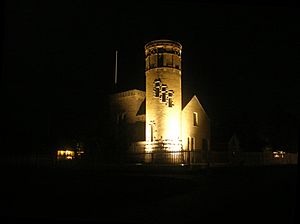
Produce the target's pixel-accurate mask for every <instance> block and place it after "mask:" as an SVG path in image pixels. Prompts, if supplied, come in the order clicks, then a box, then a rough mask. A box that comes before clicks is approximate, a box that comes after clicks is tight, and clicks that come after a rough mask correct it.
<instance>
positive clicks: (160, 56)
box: [157, 54, 164, 67]
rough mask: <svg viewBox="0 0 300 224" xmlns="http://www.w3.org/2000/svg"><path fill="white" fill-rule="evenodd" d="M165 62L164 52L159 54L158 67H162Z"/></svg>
mask: <svg viewBox="0 0 300 224" xmlns="http://www.w3.org/2000/svg"><path fill="white" fill-rule="evenodd" d="M163 63H164V60H163V54H158V60H157V67H162V66H163Z"/></svg>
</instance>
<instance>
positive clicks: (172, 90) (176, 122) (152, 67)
mask: <svg viewBox="0 0 300 224" xmlns="http://www.w3.org/2000/svg"><path fill="white" fill-rule="evenodd" d="M181 50H182V46H181V44H179V43H178V42H175V41H171V40H155V41H151V42H149V43H148V44H146V45H145V61H146V66H145V73H146V74H145V75H146V150H148V151H153V150H156V149H157V150H167V151H179V150H181V148H182V144H181V140H182V138H181V111H182V110H181V109H182V108H181Z"/></svg>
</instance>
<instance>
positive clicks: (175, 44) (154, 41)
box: [145, 39, 182, 49]
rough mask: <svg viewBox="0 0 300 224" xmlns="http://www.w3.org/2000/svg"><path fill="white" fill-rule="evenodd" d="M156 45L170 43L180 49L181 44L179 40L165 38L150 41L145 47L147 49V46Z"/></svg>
mask: <svg viewBox="0 0 300 224" xmlns="http://www.w3.org/2000/svg"><path fill="white" fill-rule="evenodd" d="M157 45H171V46H175V47H178V48H179V49H182V45H181V44H180V43H179V42H176V41H173V40H167V39H161V40H153V41H150V42H148V43H147V44H146V45H145V49H147V48H149V47H154V46H157Z"/></svg>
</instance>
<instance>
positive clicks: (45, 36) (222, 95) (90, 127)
mask: <svg viewBox="0 0 300 224" xmlns="http://www.w3.org/2000/svg"><path fill="white" fill-rule="evenodd" d="M209 2H211V1H207V2H204V3H201V4H200V3H194V2H191V1H182V2H180V1H162V2H161V1H158V2H157V6H153V7H149V2H143V3H139V4H133V3H128V2H127V3H122V4H120V3H118V4H117V3H115V4H113V3H111V4H104V3H102V1H61V2H60V1H58V2H55V3H53V2H52V1H41V2H31V1H20V2H14V1H7V2H6V3H5V4H4V14H3V15H4V34H5V35H4V39H3V46H4V47H3V50H4V51H3V52H4V54H3V56H4V57H3V62H2V72H3V76H2V77H3V78H2V80H3V81H2V85H3V88H2V89H3V90H4V96H5V101H4V104H5V107H4V110H5V111H4V112H5V118H4V119H5V120H6V121H8V122H6V123H7V124H8V125H7V126H4V127H5V128H6V133H7V136H8V137H11V136H23V138H24V139H26V138H27V140H26V141H28V142H34V141H35V140H36V139H47V135H48V134H49V132H51V133H52V134H53V133H54V135H58V136H64V135H66V136H72V135H80V134H82V133H84V135H93V134H95V133H96V132H97V131H99V129H97V127H98V126H99V124H101V123H102V122H104V121H105V119H103V118H101V114H103V111H104V112H105V111H106V107H104V104H103V102H105V99H107V93H109V92H111V91H112V89H113V81H114V56H115V55H114V54H115V50H118V51H119V68H118V70H119V74H118V75H119V89H120V90H125V89H132V88H138V89H142V90H144V81H145V77H144V45H145V44H146V43H147V42H148V41H151V40H154V39H172V40H175V41H179V42H180V43H181V44H182V45H183V56H182V63H183V64H182V66H183V75H182V82H183V83H182V85H183V92H184V93H183V95H184V98H187V97H190V96H191V95H192V94H196V95H197V96H198V98H199V99H200V101H201V102H202V104H203V106H204V108H206V110H207V113H208V115H209V117H210V118H211V119H212V121H213V122H221V123H222V122H223V123H224V124H225V123H232V122H236V123H239V122H253V121H256V120H257V118H259V117H260V114H261V113H266V114H267V113H269V112H272V111H274V110H277V109H278V108H281V109H280V110H284V111H285V112H286V113H287V114H289V115H291V116H294V117H296V118H297V119H298V120H299V118H300V109H299V105H300V98H299V94H298V92H299V90H298V86H299V83H300V82H299V81H300V80H299V74H300V72H299V44H300V43H299V39H297V33H298V31H299V27H300V23H299V8H297V7H294V6H290V5H288V4H272V5H269V4H261V5H258V4H250V3H249V4H235V3H230V4H229V3H227V4H224V3H221V2H217V1H215V2H214V1H212V3H209ZM24 136H26V138H25V137H24ZM28 138H29V140H28ZM7 139H11V138H7ZM41 141H44V140H41Z"/></svg>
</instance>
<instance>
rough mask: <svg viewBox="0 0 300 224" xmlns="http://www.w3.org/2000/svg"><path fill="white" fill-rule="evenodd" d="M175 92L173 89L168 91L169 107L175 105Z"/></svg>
mask: <svg viewBox="0 0 300 224" xmlns="http://www.w3.org/2000/svg"><path fill="white" fill-rule="evenodd" d="M173 94H174V91H173V90H169V91H168V106H169V107H173V106H174V103H173Z"/></svg>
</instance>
